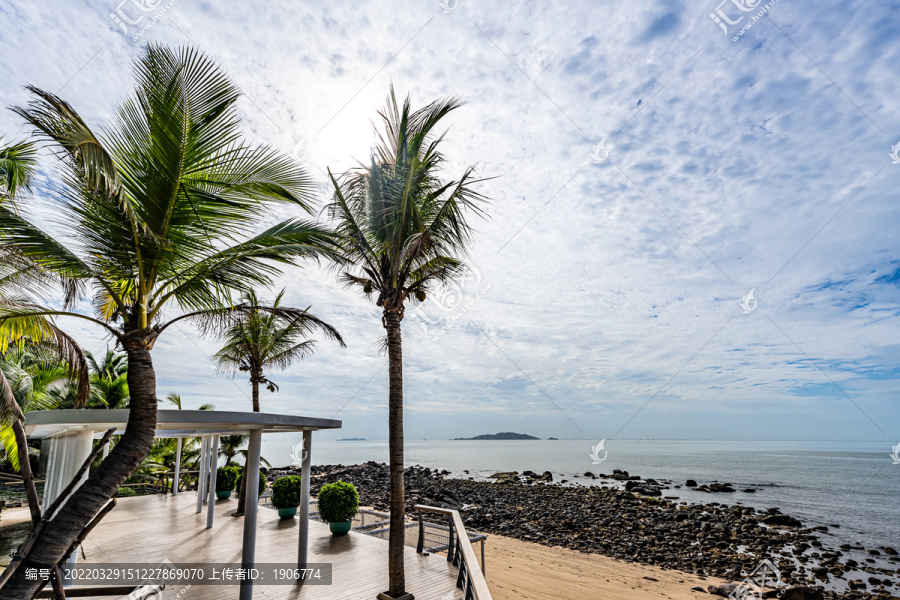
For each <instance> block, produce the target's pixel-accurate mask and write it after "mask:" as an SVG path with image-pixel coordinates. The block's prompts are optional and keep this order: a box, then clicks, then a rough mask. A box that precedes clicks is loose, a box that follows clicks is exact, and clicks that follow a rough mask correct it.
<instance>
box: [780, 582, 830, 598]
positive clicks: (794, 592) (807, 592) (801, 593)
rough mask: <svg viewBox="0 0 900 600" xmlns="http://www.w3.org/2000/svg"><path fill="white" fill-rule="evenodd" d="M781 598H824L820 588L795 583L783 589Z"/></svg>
mask: <svg viewBox="0 0 900 600" xmlns="http://www.w3.org/2000/svg"><path fill="white" fill-rule="evenodd" d="M781 600H825V595H824V594H823V593H822V592H821V590H817V589H815V588H810V587H804V586H800V585H795V586H792V587H789V588H787V589H786V590H784V593H783V594H782V595H781Z"/></svg>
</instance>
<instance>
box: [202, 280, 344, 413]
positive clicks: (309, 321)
mask: <svg viewBox="0 0 900 600" xmlns="http://www.w3.org/2000/svg"><path fill="white" fill-rule="evenodd" d="M283 296H284V290H282V291H281V292H280V293H279V294H278V296H277V297H276V298H275V302H273V303H272V304H271V305H267V304H265V303H263V302H261V301H260V299H259V298H258V297H257V295H256V292H255V291H253V290H250V291H249V292H245V293H244V295H243V297H242V298H241V302H242V304H243V305H246V306H250V307H254V308H251V309H248V310H246V311H242V312H232V313H230V314H231V317H230V319H229V321H230V322H229V323H228V325H227V327H226V328H225V329H224V331H223V332H222V334H221V337H222V338H223V339H224V340H225V345H224V346H223V347H222V349H221V350H219V351H218V352H217V353H216V355H215V356H214V357H213V360H215V361H216V364H217V365H218V368H219V371H220V372H222V373H224V374H226V375H234V374H236V373H237V372H244V373H247V375H248V376H249V378H250V384H251V386H252V389H253V411H254V412H259V386H260V385H265V386H266V387H267V388H268V390H269V391H270V392H274V391H276V390H277V389H278V385H277V384H276V383H275V382H273V381H272V380H270V379H269V378H268V377H267V376H266V374H267V373H268V372H269V371H275V370H281V369H285V368H287V367H289V366H290V365H292V364H293V363H294V362H296V361H298V360H301V359H303V358H304V357H306V356H308V355H310V354H312V352H313V350H314V349H315V346H316V340H314V339H309V337H308V336H309V335H310V334H311V333H312V332H313V331H314V330H319V331H321V332H322V333H323V334H324V335H325V336H326V337H329V338H331V339H334V340H337V341H338V343H339V344H340V345H341V346H343V345H344V340H343V339H342V338H341V335H340V334H339V333H338V332H337V330H336V329H335V328H334V327H332V326H331V325H329V324H327V323H325V322H324V321H322V320H321V319H319V318H317V317H315V316H313V315H311V314H310V313H309V312H307V311H305V310H299V309H295V308H287V307H283V306H281V299H282V297H283Z"/></svg>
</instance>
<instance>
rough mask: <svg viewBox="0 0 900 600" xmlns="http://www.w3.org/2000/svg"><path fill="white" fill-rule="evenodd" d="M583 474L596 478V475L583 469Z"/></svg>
mask: <svg viewBox="0 0 900 600" xmlns="http://www.w3.org/2000/svg"><path fill="white" fill-rule="evenodd" d="M584 476H585V477H590V478H591V479H597V477H596V476H595V475H594V474H593V473H591V472H590V471H585V473H584Z"/></svg>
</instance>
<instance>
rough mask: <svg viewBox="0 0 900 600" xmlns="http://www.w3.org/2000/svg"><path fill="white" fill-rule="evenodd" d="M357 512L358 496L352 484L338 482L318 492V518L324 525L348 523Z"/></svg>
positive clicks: (324, 486) (326, 485)
mask: <svg viewBox="0 0 900 600" xmlns="http://www.w3.org/2000/svg"><path fill="white" fill-rule="evenodd" d="M357 512H359V494H358V493H357V491H356V488H355V487H353V484H350V483H345V482H343V481H338V482H336V483H327V484H325V485H323V486H322V489H321V490H319V517H321V519H322V520H323V521H325V522H326V523H339V522H342V521H350V520H352V519H353V517H355V516H356V513H357Z"/></svg>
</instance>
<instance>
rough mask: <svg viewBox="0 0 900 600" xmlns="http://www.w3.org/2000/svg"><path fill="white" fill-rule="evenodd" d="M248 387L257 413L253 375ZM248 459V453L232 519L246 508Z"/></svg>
mask: <svg viewBox="0 0 900 600" xmlns="http://www.w3.org/2000/svg"><path fill="white" fill-rule="evenodd" d="M250 385H251V386H252V387H253V412H259V381H257V375H256V374H255V373H254V374H252V375H251V376H250ZM249 458H250V453H249V452H248V453H247V458H245V459H244V470H243V471H242V474H241V489H240V490H238V507H237V510H236V511H235V512H233V513H231V516H233V517H239V516H241V515H243V514H244V510H245V509H246V507H247V460H248V459H249Z"/></svg>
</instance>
